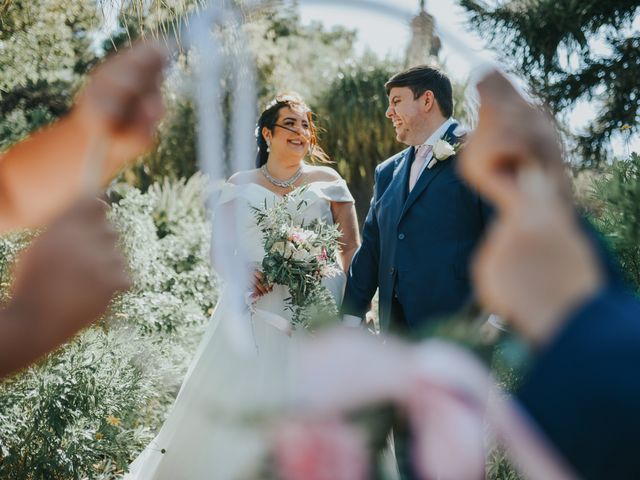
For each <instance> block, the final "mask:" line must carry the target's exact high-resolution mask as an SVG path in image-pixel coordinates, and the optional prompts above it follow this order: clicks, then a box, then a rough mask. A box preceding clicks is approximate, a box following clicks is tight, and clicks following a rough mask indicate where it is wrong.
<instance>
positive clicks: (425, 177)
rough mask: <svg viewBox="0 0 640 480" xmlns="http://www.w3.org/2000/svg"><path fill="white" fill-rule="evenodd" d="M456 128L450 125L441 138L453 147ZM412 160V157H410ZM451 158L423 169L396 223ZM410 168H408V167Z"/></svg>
mask: <svg viewBox="0 0 640 480" xmlns="http://www.w3.org/2000/svg"><path fill="white" fill-rule="evenodd" d="M457 127H458V124H457V123H452V124H451V126H450V127H449V128H448V129H447V131H446V132H445V134H444V135H443V136H442V139H443V140H445V141H447V142H449V143H450V144H451V145H455V144H456V143H457V142H458V138H457V137H456V136H455V135H454V134H453V132H454V131H455V129H456V128H457ZM412 159H413V157H412ZM451 160H452V158H449V159H447V160H445V161H444V162H436V164H435V165H434V166H433V167H431V168H425V170H424V171H423V172H422V175H420V178H418V181H417V182H416V184H415V186H414V187H413V190H411V192H410V193H409V196H408V197H407V201H406V202H405V203H404V208H403V209H402V213H401V214H400V216H399V218H398V222H400V221H401V220H402V218H403V217H404V215H405V214H406V213H407V211H408V210H409V209H410V208H411V206H412V205H413V204H414V203H415V201H416V200H417V199H418V197H419V196H420V195H421V194H422V193H423V192H424V191H425V190H426V189H427V187H428V186H429V184H430V183H431V182H433V180H434V179H435V178H436V177H437V176H438V175H439V174H440V172H442V170H443V169H444V168H446V164H447V163H448V162H449V161H451ZM409 168H410V167H409ZM408 178H409V177H407V182H406V183H407V184H408V182H409V180H408Z"/></svg>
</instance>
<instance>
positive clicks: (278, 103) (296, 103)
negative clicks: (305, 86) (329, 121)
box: [256, 93, 330, 168]
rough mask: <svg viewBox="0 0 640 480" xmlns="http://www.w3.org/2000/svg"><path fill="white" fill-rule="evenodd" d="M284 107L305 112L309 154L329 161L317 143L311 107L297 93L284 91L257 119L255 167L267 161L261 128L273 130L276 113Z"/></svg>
mask: <svg viewBox="0 0 640 480" xmlns="http://www.w3.org/2000/svg"><path fill="white" fill-rule="evenodd" d="M285 107H289V108H291V109H299V110H302V111H303V112H304V113H305V114H306V116H307V121H308V122H309V131H310V133H311V139H310V141H309V144H310V153H309V156H310V157H311V158H313V159H314V160H316V161H318V162H321V163H329V162H330V160H329V156H328V155H327V154H326V153H325V152H324V150H322V148H321V147H320V146H319V145H318V130H317V128H316V126H315V124H314V123H313V113H312V112H311V109H310V108H309V107H308V106H307V104H306V103H304V100H302V98H301V97H300V96H299V95H298V94H296V93H286V94H280V95H277V96H276V98H275V99H274V100H273V101H272V102H271V103H269V105H267V108H265V110H264V112H262V114H261V115H260V118H259V119H258V126H257V127H256V142H257V143H258V155H257V157H256V168H260V167H261V166H262V165H264V164H265V163H267V158H269V152H268V151H267V148H268V145H267V141H266V140H265V139H264V137H263V136H262V129H263V128H264V127H267V128H268V129H269V130H270V131H271V132H273V129H274V127H275V125H276V122H277V121H278V114H279V113H280V110H282V109H283V108H285Z"/></svg>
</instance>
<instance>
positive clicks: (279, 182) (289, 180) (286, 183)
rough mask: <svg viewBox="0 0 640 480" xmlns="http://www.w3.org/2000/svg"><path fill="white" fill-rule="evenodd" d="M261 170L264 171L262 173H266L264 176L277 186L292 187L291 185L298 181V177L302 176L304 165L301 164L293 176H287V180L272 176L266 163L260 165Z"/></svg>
mask: <svg viewBox="0 0 640 480" xmlns="http://www.w3.org/2000/svg"><path fill="white" fill-rule="evenodd" d="M260 171H261V172H262V175H264V178H266V179H267V180H269V182H271V183H272V184H273V185H275V186H276V187H280V188H291V186H292V185H293V184H294V183H296V182H297V181H298V179H299V178H300V177H301V176H302V165H300V168H299V169H298V171H296V173H294V174H293V176H292V177H290V178H287V179H286V180H278V179H277V178H274V177H272V176H271V174H270V173H269V170H267V164H266V163H265V164H264V165H262V167H260Z"/></svg>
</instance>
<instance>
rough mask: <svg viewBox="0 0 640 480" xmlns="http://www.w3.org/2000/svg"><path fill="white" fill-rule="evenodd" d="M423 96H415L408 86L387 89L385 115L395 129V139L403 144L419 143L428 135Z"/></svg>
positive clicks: (426, 111) (426, 112) (426, 110)
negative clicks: (387, 102)
mask: <svg viewBox="0 0 640 480" xmlns="http://www.w3.org/2000/svg"><path fill="white" fill-rule="evenodd" d="M427 114H428V109H425V98H424V96H420V97H418V98H415V96H414V94H413V91H412V90H411V89H410V88H409V87H393V88H392V89H391V90H390V91H389V107H388V108H387V111H386V112H385V116H386V117H387V118H388V119H389V120H391V122H392V123H393V127H394V128H395V130H396V140H398V141H399V142H402V143H404V144H405V145H420V144H422V143H423V142H424V141H425V140H426V139H427V138H428V137H429V134H430V133H429V131H428V127H427V122H425V116H426V115H427Z"/></svg>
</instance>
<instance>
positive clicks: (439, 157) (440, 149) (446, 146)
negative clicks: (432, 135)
mask: <svg viewBox="0 0 640 480" xmlns="http://www.w3.org/2000/svg"><path fill="white" fill-rule="evenodd" d="M459 148H460V144H459V143H456V144H455V145H451V144H450V143H449V142H447V141H446V140H442V139H440V140H438V141H437V142H436V143H435V145H434V146H433V158H432V159H431V161H430V162H429V165H427V168H432V167H433V166H434V165H435V164H436V163H438V162H443V161H445V160H446V159H447V158H449V157H450V156H452V155H455V154H456V153H457V152H458V149H459Z"/></svg>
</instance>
